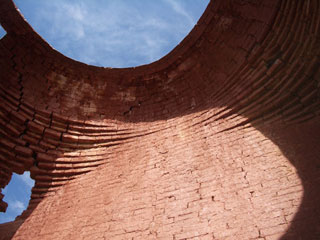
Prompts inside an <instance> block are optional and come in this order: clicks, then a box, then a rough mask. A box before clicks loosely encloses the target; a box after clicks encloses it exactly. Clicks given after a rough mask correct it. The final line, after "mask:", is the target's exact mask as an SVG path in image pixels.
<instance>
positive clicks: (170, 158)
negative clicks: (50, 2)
mask: <svg viewBox="0 0 320 240" xmlns="http://www.w3.org/2000/svg"><path fill="white" fill-rule="evenodd" d="M0 21H1V25H2V26H3V27H4V28H5V30H6V32H7V35H6V36H5V37H4V38H3V39H1V41H0V57H1V58H0V59H1V62H0V80H1V82H0V83H1V84H0V94H1V95H0V96H1V104H0V125H1V129H0V136H1V140H0V157H1V158H0V172H1V175H0V186H1V187H2V188H4V187H5V186H6V185H7V184H8V182H9V181H10V178H11V175H12V172H16V173H22V172H24V171H30V172H31V176H32V178H34V179H35V180H36V183H35V186H34V188H33V189H32V196H31V200H30V203H29V206H28V209H27V210H26V211H25V212H24V213H23V214H22V215H21V216H19V217H18V218H17V219H16V221H14V222H12V223H6V224H2V225H0V239H10V238H14V239H175V240H178V239H260V240H271V239H319V238H320V219H319V216H320V204H319V202H320V188H319V184H320V160H319V156H320V144H319V143H320V124H319V120H320V118H319V113H320V111H319V110H320V101H319V96H320V91H319V86H320V71H319V69H320V68H319V67H320V63H319V52H320V47H319V46H320V38H319V28H320V5H319V2H318V1H298V0H297V1H289V0H288V1H280V0H272V1H271V0H270V1H236V0H234V1H224V0H216V1H214V3H213V2H211V3H210V4H209V6H208V8H207V10H206V11H205V12H204V14H203V16H202V17H201V19H200V20H199V23H198V24H197V25H196V27H195V28H194V30H193V31H192V32H191V33H190V34H189V35H188V36H187V37H186V38H185V40H184V41H183V42H182V43H181V44H180V45H178V46H177V47H176V49H174V50H173V51H172V52H171V53H170V54H169V55H167V56H165V57H164V58H162V59H161V60H159V61H158V62H155V63H151V64H149V65H145V66H141V67H137V68H128V69H110V68H98V67H93V66H87V65H85V64H82V63H79V62H76V61H73V60H71V59H68V58H66V57H64V56H62V55H61V54H60V53H58V52H56V51H55V50H53V49H52V48H51V47H50V46H49V45H48V44H47V43H46V42H45V41H44V40H42V39H41V38H40V37H39V36H38V35H37V34H36V33H35V32H34V31H33V30H32V29H31V28H30V26H29V25H28V24H27V23H26V22H25V20H24V19H23V18H22V17H21V15H20V13H19V12H17V11H16V9H15V8H14V6H13V4H12V2H11V1H9V0H3V1H1V2H0ZM0 197H1V199H2V195H0ZM6 206H7V205H6V203H5V202H3V201H1V203H0V209H1V210H2V211H5V209H6Z"/></svg>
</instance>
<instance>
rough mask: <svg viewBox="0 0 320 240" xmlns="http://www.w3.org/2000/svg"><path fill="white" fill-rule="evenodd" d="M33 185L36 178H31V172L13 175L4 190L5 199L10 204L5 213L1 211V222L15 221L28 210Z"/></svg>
mask: <svg viewBox="0 0 320 240" xmlns="http://www.w3.org/2000/svg"><path fill="white" fill-rule="evenodd" d="M33 186H34V180H33V179H31V178H30V172H24V173H23V174H22V175H18V174H15V173H14V174H13V175H12V178H11V180H10V182H9V184H8V185H7V186H6V187H5V188H4V189H3V190H2V193H3V194H4V198H3V200H4V201H5V202H6V203H7V204H8V208H7V211H6V212H5V213H0V224H1V223H6V222H11V221H14V219H15V218H16V217H17V216H19V215H20V214H21V213H22V212H23V211H24V210H26V208H27V206H28V204H29V200H30V196H31V189H32V187H33Z"/></svg>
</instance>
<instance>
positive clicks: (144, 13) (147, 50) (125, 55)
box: [14, 0, 209, 68]
mask: <svg viewBox="0 0 320 240" xmlns="http://www.w3.org/2000/svg"><path fill="white" fill-rule="evenodd" d="M14 2H15V4H16V6H17V7H18V8H19V9H20V11H21V12H22V14H23V15H24V17H25V18H26V20H27V21H28V23H29V24H30V25H31V26H32V27H33V28H34V29H35V31H36V32H37V33H39V34H40V35H41V36H42V37H43V38H44V39H45V40H46V41H47V42H48V43H49V44H50V45H51V46H53V48H55V49H56V50H58V51H59V52H60V53H62V54H64V55H66V56H68V57H70V58H72V59H75V60H78V61H80V62H83V63H87V64H90V65H95V66H107V67H118V68H122V67H135V66H138V65H143V64H148V63H151V62H154V61H156V60H158V59H160V58H161V57H163V56H165V55H166V54H168V53H169V52H170V51H171V50H172V49H173V48H174V47H175V46H176V45H178V44H179V42H180V41H182V39H183V38H184V37H185V36H187V35H188V33H189V32H190V31H191V29H192V28H193V27H194V25H195V24H196V23H197V21H198V19H199V18H200V16H201V15H202V14H203V12H204V10H205V8H206V6H207V5H208V2H209V0H158V1H150V0H108V1H102V0H90V1H86V0H70V1H65V0H55V1H34V0H15V1H14Z"/></svg>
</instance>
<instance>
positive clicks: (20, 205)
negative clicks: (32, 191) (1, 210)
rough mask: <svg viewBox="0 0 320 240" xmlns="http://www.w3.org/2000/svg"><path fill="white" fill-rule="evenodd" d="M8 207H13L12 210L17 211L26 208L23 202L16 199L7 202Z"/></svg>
mask: <svg viewBox="0 0 320 240" xmlns="http://www.w3.org/2000/svg"><path fill="white" fill-rule="evenodd" d="M9 207H10V208H11V209H13V211H15V212H19V213H20V212H22V211H23V210H25V209H26V207H25V205H24V204H23V202H20V201H18V200H15V201H13V202H9Z"/></svg>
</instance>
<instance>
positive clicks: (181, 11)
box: [165, 0, 195, 26]
mask: <svg viewBox="0 0 320 240" xmlns="http://www.w3.org/2000/svg"><path fill="white" fill-rule="evenodd" d="M165 2H167V3H168V4H170V6H171V7H172V8H173V10H174V11H176V13H178V14H180V15H182V16H184V17H185V18H186V20H188V22H189V25H190V26H193V25H194V24H195V20H194V19H193V17H192V15H191V14H189V13H188V12H187V11H186V10H185V9H184V7H183V6H182V5H181V4H180V3H179V2H178V1H176V0H165Z"/></svg>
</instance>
